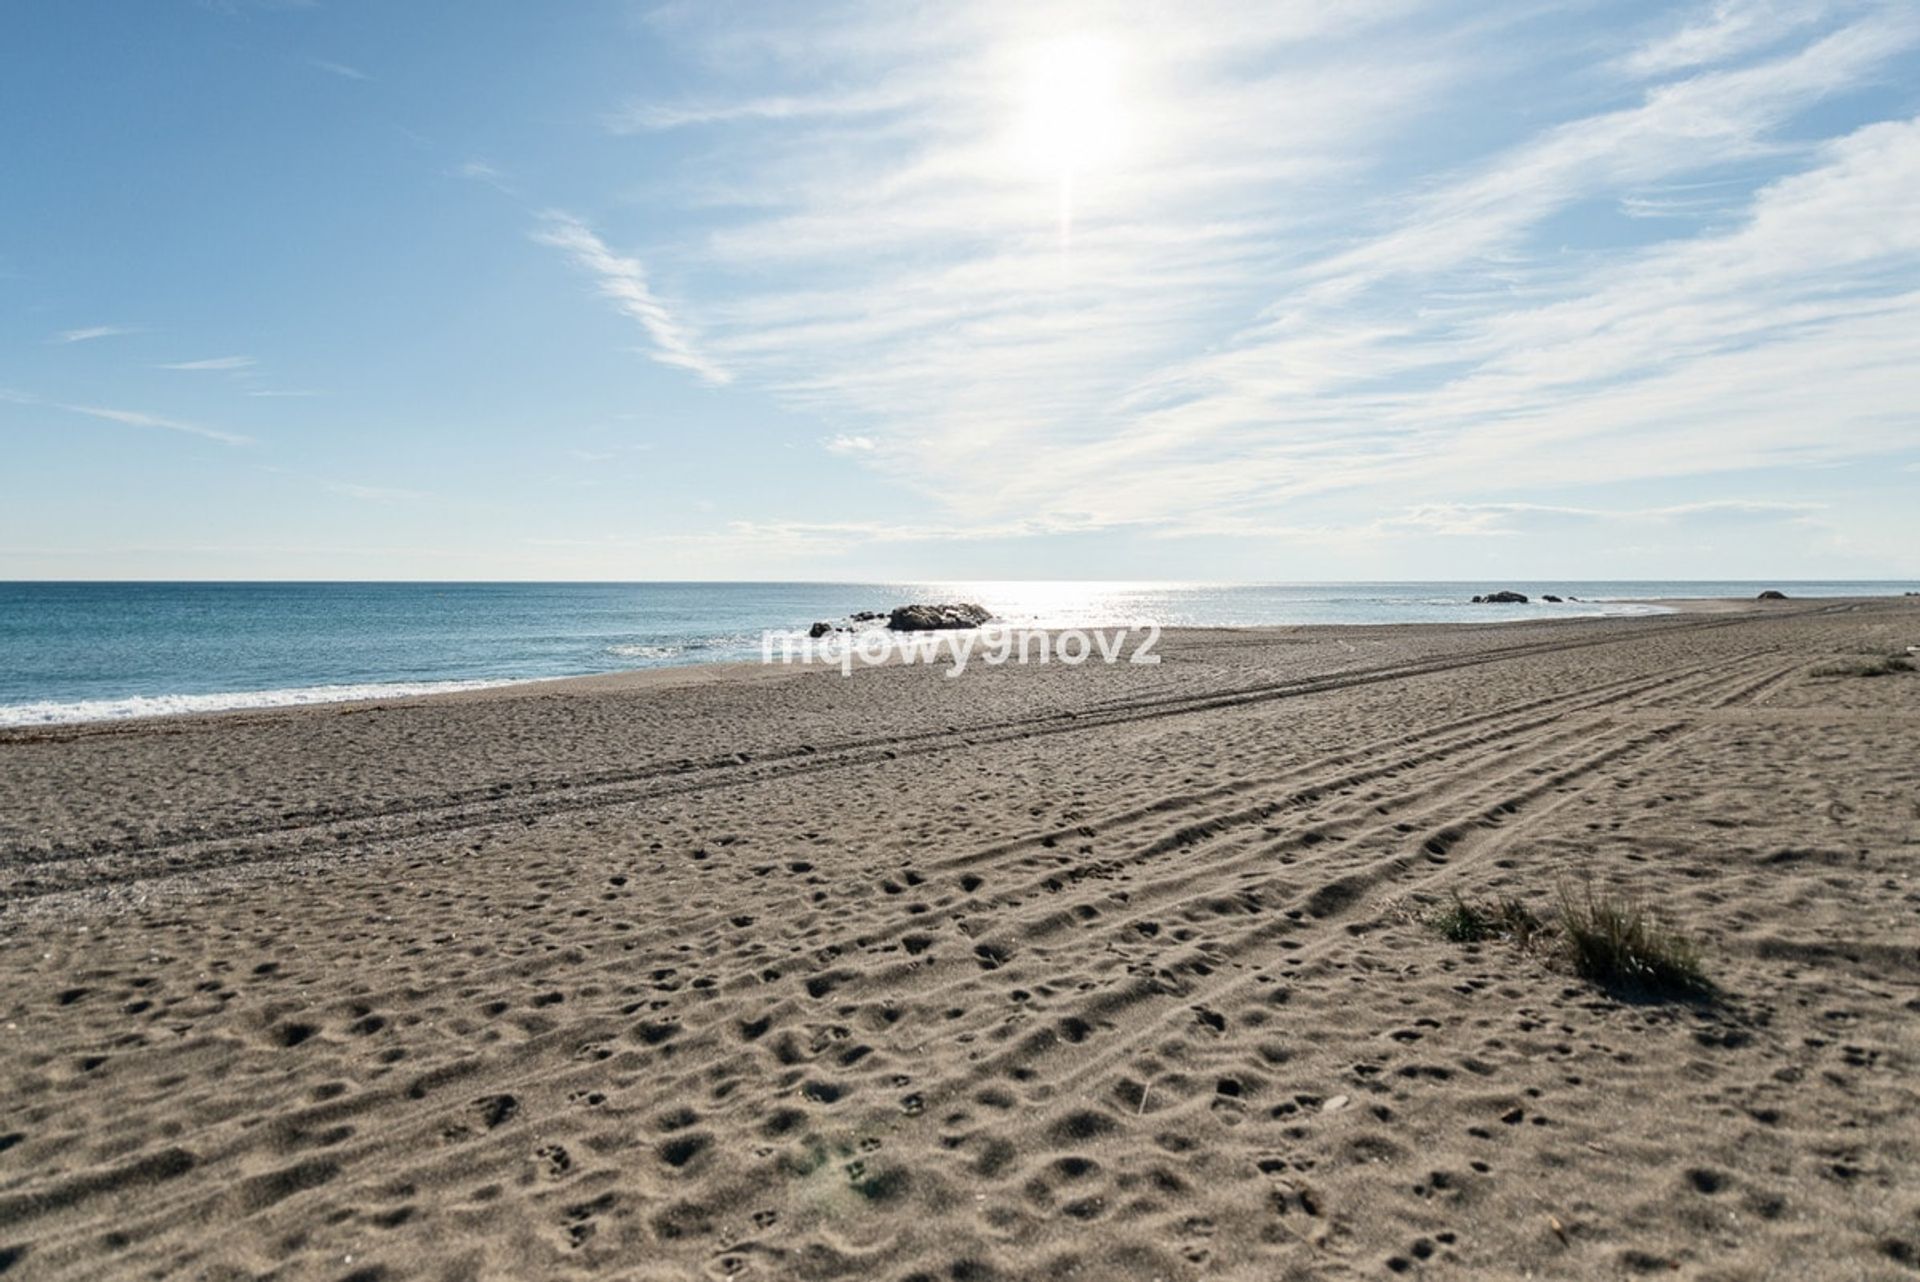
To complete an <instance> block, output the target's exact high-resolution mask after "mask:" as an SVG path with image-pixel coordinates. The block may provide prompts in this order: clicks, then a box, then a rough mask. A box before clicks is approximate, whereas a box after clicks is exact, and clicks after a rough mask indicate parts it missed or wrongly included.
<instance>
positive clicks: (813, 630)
mask: <svg viewBox="0 0 1920 1282" xmlns="http://www.w3.org/2000/svg"><path fill="white" fill-rule="evenodd" d="M831 631H833V625H832V624H831V623H816V624H814V625H813V626H812V627H810V628H808V629H807V636H809V637H810V638H812V639H814V640H816V641H817V640H819V639H820V638H821V637H823V636H826V635H827V634H828V633H829V632H831Z"/></svg>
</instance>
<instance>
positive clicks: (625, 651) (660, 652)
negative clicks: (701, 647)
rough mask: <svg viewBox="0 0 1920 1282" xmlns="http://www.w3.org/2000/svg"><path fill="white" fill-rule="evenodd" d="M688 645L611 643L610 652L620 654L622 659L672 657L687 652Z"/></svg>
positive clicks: (608, 649)
mask: <svg viewBox="0 0 1920 1282" xmlns="http://www.w3.org/2000/svg"><path fill="white" fill-rule="evenodd" d="M686 649H687V647H686V646H680V645H610V646H608V647H607V653H608V654H615V655H619V656H620V657H621V658H622V659H672V658H676V657H678V656H679V655H681V654H683V653H685V651H686Z"/></svg>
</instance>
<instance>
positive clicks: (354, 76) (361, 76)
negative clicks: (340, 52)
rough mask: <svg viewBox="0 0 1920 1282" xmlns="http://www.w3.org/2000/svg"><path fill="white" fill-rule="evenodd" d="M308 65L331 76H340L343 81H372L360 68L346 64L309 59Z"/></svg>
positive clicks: (321, 59)
mask: <svg viewBox="0 0 1920 1282" xmlns="http://www.w3.org/2000/svg"><path fill="white" fill-rule="evenodd" d="M307 65H308V66H310V67H314V68H317V69H319V70H321V71H324V72H326V73H327V74H328V75H330V76H338V77H340V78H341V79H342V80H367V79H371V77H369V76H368V75H367V73H366V72H364V71H362V70H360V69H359V68H358V67H349V66H348V65H347V64H346V63H344V62H328V61H327V60H326V59H325V58H309V59H307Z"/></svg>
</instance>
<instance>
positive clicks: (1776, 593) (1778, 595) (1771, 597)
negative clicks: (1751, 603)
mask: <svg viewBox="0 0 1920 1282" xmlns="http://www.w3.org/2000/svg"><path fill="white" fill-rule="evenodd" d="M1754 599H1755V600H1758V601H1784V600H1786V599H1787V594H1786V593H1784V592H1782V591H1780V590H1778V589H1777V588H1768V589H1767V590H1766V591H1765V592H1762V593H1761V594H1760V595H1759V596H1758V597H1756V598H1754Z"/></svg>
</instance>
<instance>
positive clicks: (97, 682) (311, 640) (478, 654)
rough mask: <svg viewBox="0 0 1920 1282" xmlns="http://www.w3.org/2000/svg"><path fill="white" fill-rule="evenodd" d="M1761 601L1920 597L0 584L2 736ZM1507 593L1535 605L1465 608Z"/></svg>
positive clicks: (1087, 586) (1887, 589) (1118, 587)
mask: <svg viewBox="0 0 1920 1282" xmlns="http://www.w3.org/2000/svg"><path fill="white" fill-rule="evenodd" d="M1769 587H1771V588H1777V589H1779V590H1781V591H1783V592H1785V593H1787V594H1788V596H1790V597H1795V598H1799V597H1823V596H1869V595H1876V596H1877V595H1895V596H1897V595H1900V594H1901V593H1903V592H1911V591H1915V590H1920V583H1915V582H1889V581H1873V582H1821V583H1809V582H1770V583H1757V582H1732V581H1727V582H1707V581H1698V582H1677V581H1659V582H1627V581H1612V582H1574V581H1559V582H1552V583H1546V582H1535V583H1528V582H1508V581H1501V582H1498V583H1484V582H1479V583H1263V584H1225V583H1163V582H1156V583H1147V582H1139V583H1134V582H1057V583H1047V582H1032V581H1020V582H938V583H935V582H926V583H738V582H730V583H677V582H676V583H308V582H302V583H227V582H222V583H146V582H143V583H104V582H84V583H81V582H75V583H56V582H30V583H0V726H23V725H44V724H58V723H64V722H78V721H95V720H103V719H111V718H120V717H139V716H154V715H162V714H167V713H179V712H210V711H219V710H224V709H234V708H267V707H279V706H288V705H294V704H305V703H324V702H332V701H338V700H346V699H367V698H381V697H395V696H401V695H411V694H427V693H433V692H437V691H449V690H467V689H475V688H479V687H482V686H490V685H502V684H507V683H511V682H517V681H528V680H537V679H541V678H547V677H564V676H584V675H589V674H593V673H601V672H611V671H618V670H623V669H631V668H653V667H664V666H669V665H679V664H697V663H724V662H737V661H741V660H757V659H758V658H759V657H760V655H761V644H762V637H763V636H764V635H765V634H766V633H767V632H770V631H773V632H786V631H792V630H796V629H806V628H807V627H809V626H810V625H811V624H812V623H814V622H815V621H827V622H841V621H844V620H846V619H847V618H848V617H849V616H851V615H852V614H854V613H855V612H858V611H874V610H887V609H890V608H891V607H893V606H895V605H901V604H905V603H908V602H916V601H924V602H935V601H976V602H979V603H980V604H982V605H984V606H986V607H987V608H988V609H990V610H992V611H993V612H994V613H995V615H996V616H997V617H998V619H999V620H1000V621H1002V622H1004V623H1006V624H1009V625H1015V626H1028V627H1044V628H1068V627H1087V628H1094V627H1101V628H1115V627H1121V626H1133V625H1136V624H1140V623H1145V622H1152V623H1156V624H1158V625H1160V626H1161V627H1164V628H1172V627H1195V626H1219V627H1251V626H1261V625H1277V624H1369V623H1444V622H1478V623H1486V622H1512V621H1518V620H1529V619H1546V618H1567V617H1574V616H1579V615H1621V614H1636V613H1647V612H1654V611H1658V610H1659V609H1660V608H1661V607H1659V606H1658V605H1646V604H1636V603H1635V602H1640V601H1645V600H1647V599H1658V598H1662V597H1672V598H1677V597H1752V596H1754V595H1755V594H1756V593H1758V592H1759V591H1760V590H1761V589H1763V588H1769ZM1503 588H1506V589H1513V590H1516V591H1520V592H1524V593H1526V594H1527V595H1529V596H1530V597H1532V598H1533V599H1532V601H1531V602H1530V603H1529V604H1527V605H1512V606H1507V605H1473V604H1470V602H1471V600H1472V598H1473V596H1474V595H1475V594H1477V593H1485V592H1490V591H1495V590H1498V589H1503ZM1548 593H1552V594H1554V595H1558V596H1561V597H1563V598H1566V600H1565V601H1564V602H1563V603H1561V604H1557V605H1555V604H1550V603H1547V602H1544V601H1542V600H1541V597H1542V596H1543V595H1545V594H1548ZM1575 598H1577V600H1576V599H1575Z"/></svg>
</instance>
